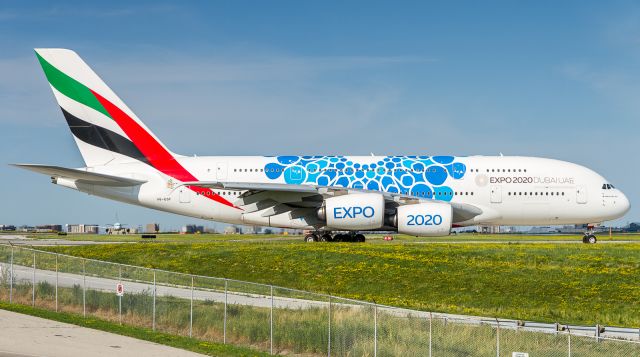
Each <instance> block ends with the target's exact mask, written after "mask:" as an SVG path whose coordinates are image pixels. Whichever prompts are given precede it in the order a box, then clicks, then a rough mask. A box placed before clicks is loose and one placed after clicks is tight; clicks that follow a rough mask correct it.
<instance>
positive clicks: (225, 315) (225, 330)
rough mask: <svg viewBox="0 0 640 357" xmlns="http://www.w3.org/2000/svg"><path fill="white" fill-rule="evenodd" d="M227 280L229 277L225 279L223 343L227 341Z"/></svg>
mask: <svg viewBox="0 0 640 357" xmlns="http://www.w3.org/2000/svg"><path fill="white" fill-rule="evenodd" d="M227 282H228V279H226V278H225V279H224V322H223V326H222V343H225V344H226V343H227Z"/></svg>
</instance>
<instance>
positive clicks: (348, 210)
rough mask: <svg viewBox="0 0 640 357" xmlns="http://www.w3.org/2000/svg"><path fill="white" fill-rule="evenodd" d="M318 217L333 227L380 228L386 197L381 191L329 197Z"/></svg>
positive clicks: (349, 228) (382, 222)
mask: <svg viewBox="0 0 640 357" xmlns="http://www.w3.org/2000/svg"><path fill="white" fill-rule="evenodd" d="M318 218H320V219H321V220H323V221H326V222H327V227H328V228H333V229H339V230H342V229H343V230H371V229H378V228H381V227H382V226H383V224H384V197H382V195H381V194H379V193H355V194H348V195H343V196H337V197H331V198H327V199H326V200H325V202H324V205H323V206H322V207H320V208H319V209H318Z"/></svg>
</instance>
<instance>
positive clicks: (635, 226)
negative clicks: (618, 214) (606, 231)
mask: <svg viewBox="0 0 640 357" xmlns="http://www.w3.org/2000/svg"><path fill="white" fill-rule="evenodd" d="M624 231H625V232H636V233H637V232H640V223H639V222H633V223H630V224H629V226H627V227H625V228H624Z"/></svg>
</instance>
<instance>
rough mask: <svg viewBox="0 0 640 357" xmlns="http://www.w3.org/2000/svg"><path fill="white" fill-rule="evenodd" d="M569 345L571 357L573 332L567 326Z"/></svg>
mask: <svg viewBox="0 0 640 357" xmlns="http://www.w3.org/2000/svg"><path fill="white" fill-rule="evenodd" d="M567 331H568V333H567V344H568V346H569V357H571V330H570V329H569V326H567Z"/></svg>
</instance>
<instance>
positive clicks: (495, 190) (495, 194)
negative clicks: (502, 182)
mask: <svg viewBox="0 0 640 357" xmlns="http://www.w3.org/2000/svg"><path fill="white" fill-rule="evenodd" d="M501 202H502V186H491V203H501Z"/></svg>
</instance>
